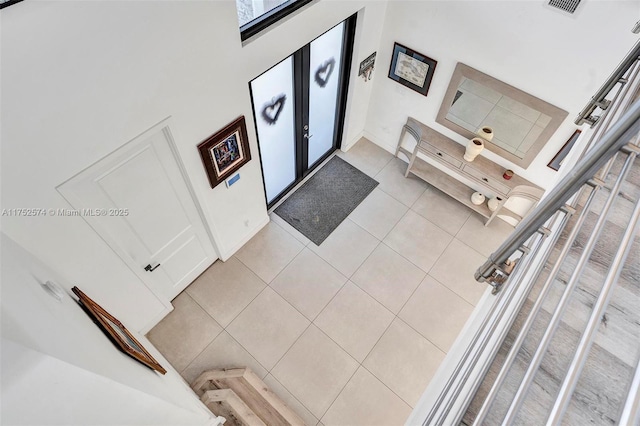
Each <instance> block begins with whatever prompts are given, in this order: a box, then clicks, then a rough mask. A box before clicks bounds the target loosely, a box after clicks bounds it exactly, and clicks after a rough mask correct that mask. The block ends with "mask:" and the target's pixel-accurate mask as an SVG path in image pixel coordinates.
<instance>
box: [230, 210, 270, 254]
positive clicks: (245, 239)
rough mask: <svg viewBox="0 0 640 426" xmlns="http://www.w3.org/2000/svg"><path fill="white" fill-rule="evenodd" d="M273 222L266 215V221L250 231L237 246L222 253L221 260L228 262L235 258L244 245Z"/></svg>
mask: <svg viewBox="0 0 640 426" xmlns="http://www.w3.org/2000/svg"><path fill="white" fill-rule="evenodd" d="M270 221H271V219H270V218H269V215H266V216H265V218H264V220H263V221H262V222H260V223H259V224H258V226H256V227H255V228H253V230H252V231H249V232H248V233H247V234H246V235H245V236H244V237H243V238H242V239H241V240H240V241H239V242H238V243H237V244H236V245H235V246H233V247H232V248H231V249H230V250H225V251H224V252H221V253H220V260H222V261H223V262H226V261H227V260H229V259H230V258H231V256H233V255H234V254H235V253H236V252H237V251H238V250H240V249H241V248H242V246H243V245H245V244H246V243H248V242H249V240H250V239H251V238H253V237H254V236H255V235H256V234H257V233H258V232H260V230H261V229H262V228H264V227H265V226H267V224H268V223H269V222H270Z"/></svg>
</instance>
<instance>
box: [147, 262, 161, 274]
mask: <svg viewBox="0 0 640 426" xmlns="http://www.w3.org/2000/svg"><path fill="white" fill-rule="evenodd" d="M158 266H160V264H159V263H157V264H156V265H155V266H151V264H148V265H147V266H145V267H144V270H145V271H148V272H153V271H155V270H156V268H157V267H158Z"/></svg>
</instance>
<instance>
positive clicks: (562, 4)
mask: <svg viewBox="0 0 640 426" xmlns="http://www.w3.org/2000/svg"><path fill="white" fill-rule="evenodd" d="M579 4H580V0H549V6H553V7H557V8H558V9H560V10H564V11H565V12H569V13H573V12H575V11H576V9H577V8H578V5H579Z"/></svg>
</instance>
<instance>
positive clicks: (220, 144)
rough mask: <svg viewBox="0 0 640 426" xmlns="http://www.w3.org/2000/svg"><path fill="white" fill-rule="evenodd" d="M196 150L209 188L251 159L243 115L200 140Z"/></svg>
mask: <svg viewBox="0 0 640 426" xmlns="http://www.w3.org/2000/svg"><path fill="white" fill-rule="evenodd" d="M198 151H199V152H200V158H201V159H202V164H203V165H204V168H205V170H206V172H207V177H208V178H209V184H210V185H211V188H215V187H216V185H218V184H219V183H220V182H223V181H224V180H225V179H226V178H228V177H229V176H230V175H232V174H233V173H235V172H236V171H237V170H238V169H239V168H240V167H242V166H243V165H244V164H246V163H247V162H248V161H249V160H251V153H250V152H249V139H248V138H247V125H246V123H245V120H244V116H241V117H239V118H237V119H235V120H234V121H233V122H232V123H229V124H228V125H227V126H225V127H224V128H223V129H221V130H219V131H218V132H216V133H214V134H213V135H211V136H209V137H208V138H207V139H205V140H204V141H203V142H201V143H200V144H199V145H198Z"/></svg>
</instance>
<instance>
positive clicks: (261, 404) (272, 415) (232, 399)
mask: <svg viewBox="0 0 640 426" xmlns="http://www.w3.org/2000/svg"><path fill="white" fill-rule="evenodd" d="M191 387H192V389H193V390H194V391H195V392H196V394H198V396H200V400H201V401H202V402H203V403H204V404H205V405H206V406H207V407H208V408H209V409H210V410H211V411H212V412H213V413H215V414H216V415H218V416H222V417H224V418H226V419H227V421H226V422H225V425H232V426H254V425H255V426H263V425H266V426H272V425H278V426H280V425H282V426H288V425H292V426H293V425H295V426H304V421H303V420H302V419H301V418H300V416H298V415H297V414H296V413H295V412H294V411H293V410H291V408H289V407H288V406H287V405H286V404H285V403H284V402H283V401H282V400H281V399H280V398H279V397H278V396H277V395H276V394H275V393H273V391H271V389H269V387H267V385H266V384H265V383H264V382H263V381H262V380H261V379H260V378H259V377H258V376H257V375H256V374H255V373H254V372H253V371H251V370H250V369H249V368H234V369H229V370H210V371H206V372H204V373H202V374H201V375H200V376H199V377H198V378H197V379H196V381H195V382H194V383H193V385H192V386H191Z"/></svg>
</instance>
